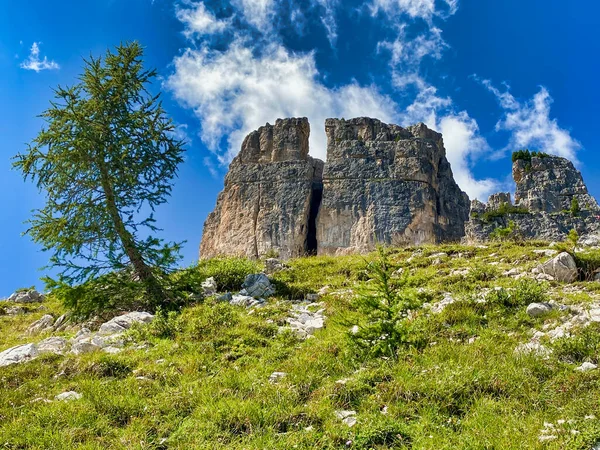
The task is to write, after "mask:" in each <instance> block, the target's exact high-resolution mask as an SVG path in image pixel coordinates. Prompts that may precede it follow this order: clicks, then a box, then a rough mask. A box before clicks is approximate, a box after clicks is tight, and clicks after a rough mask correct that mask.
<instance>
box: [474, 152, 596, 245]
mask: <svg viewBox="0 0 600 450" xmlns="http://www.w3.org/2000/svg"><path fill="white" fill-rule="evenodd" d="M512 173H513V178H514V180H515V183H516V186H517V188H516V191H515V206H516V207H518V208H519V210H520V211H515V210H514V209H513V210H512V211H511V210H510V208H509V209H508V211H509V212H507V213H505V214H502V215H498V214H494V217H488V218H487V219H485V218H484V217H485V216H484V214H485V213H486V212H497V211H498V210H499V208H500V206H501V204H502V203H504V204H506V205H509V206H512V204H511V199H510V194H505V193H500V194H493V195H491V196H490V198H489V200H488V203H487V205H486V204H483V203H481V202H479V201H477V200H474V201H473V202H472V204H471V218H470V220H469V222H468V223H467V224H466V227H465V229H466V234H467V238H469V239H471V240H477V241H485V240H488V239H489V238H490V235H491V233H493V231H494V230H495V229H497V228H505V227H507V226H508V225H509V223H510V222H511V221H512V222H514V224H515V226H516V233H518V234H519V235H520V236H521V237H522V238H524V239H543V240H550V241H557V240H563V239H564V238H565V237H566V235H567V234H568V233H569V231H571V230H576V231H577V233H579V235H580V236H587V235H592V234H595V233H597V232H599V231H600V220H599V217H598V216H599V214H600V208H599V207H598V203H597V202H596V200H595V199H594V197H592V196H591V195H590V194H589V193H588V190H587V187H586V185H585V183H584V181H583V178H582V177H581V173H579V171H577V169H575V167H574V166H573V164H572V163H571V162H570V161H569V160H567V159H565V158H560V157H557V156H544V157H536V156H534V157H532V158H531V161H529V160H517V161H515V162H514V163H513V168H512ZM573 199H576V200H577V204H578V205H579V209H580V211H579V212H577V213H576V214H573V213H572V212H571V211H570V209H571V204H572V201H573Z"/></svg>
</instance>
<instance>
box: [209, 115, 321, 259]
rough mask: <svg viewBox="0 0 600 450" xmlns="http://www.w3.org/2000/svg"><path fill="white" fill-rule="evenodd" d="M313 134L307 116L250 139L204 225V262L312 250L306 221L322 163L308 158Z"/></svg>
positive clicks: (264, 129)
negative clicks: (206, 259) (209, 259)
mask: <svg viewBox="0 0 600 450" xmlns="http://www.w3.org/2000/svg"><path fill="white" fill-rule="evenodd" d="M309 134H310V126H309V123H308V120H307V119H306V118H292V119H284V120H282V119H278V120H277V121H276V122H275V125H269V124H267V125H265V126H264V127H260V128H259V129H258V130H257V131H253V132H252V133H250V134H249V135H248V136H247V137H246V139H245V140H244V143H243V144H242V149H241V151H240V153H239V154H238V155H237V156H236V157H235V158H234V160H233V161H232V163H231V165H230V166H229V172H228V173H227V176H226V177H225V187H224V189H223V191H222V192H221V193H220V194H219V197H218V199H217V206H216V207H215V210H214V211H213V212H212V213H211V214H210V215H209V216H208V218H207V219H206V222H205V224H204V232H203V235H202V242H201V244H200V257H201V258H210V257H214V256H218V255H238V256H246V257H250V258H258V257H260V256H263V255H266V254H268V253H273V252H274V253H276V254H279V256H280V257H282V258H290V257H294V256H300V255H304V254H305V253H307V252H308V251H310V250H311V249H310V248H309V247H310V245H309V243H308V240H309V231H310V230H309V227H308V223H309V216H310V214H311V201H312V198H313V191H318V189H319V188H320V179H321V174H322V170H323V162H322V161H320V160H317V159H313V158H311V157H310V156H308V138H309ZM315 195H318V194H315ZM312 246H313V247H314V245H312Z"/></svg>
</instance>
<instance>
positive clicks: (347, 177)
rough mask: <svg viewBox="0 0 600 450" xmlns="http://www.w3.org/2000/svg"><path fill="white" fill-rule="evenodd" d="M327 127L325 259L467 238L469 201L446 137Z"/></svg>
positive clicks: (361, 124) (336, 124) (417, 130)
mask: <svg viewBox="0 0 600 450" xmlns="http://www.w3.org/2000/svg"><path fill="white" fill-rule="evenodd" d="M325 130H326V133H327V162H326V163H325V169H324V172H323V200H322V203H321V207H320V210H319V216H318V219H317V242H318V253H319V254H340V253H348V252H364V251H368V250H371V249H373V248H374V246H375V244H376V243H377V242H380V243H385V244H391V243H393V242H397V243H400V242H406V243H417V244H420V243H424V242H430V243H434V242H440V241H444V240H457V239H460V238H461V237H462V236H463V235H464V222H465V221H466V220H467V219H468V211H469V199H468V197H467V195H466V194H465V193H464V192H462V191H461V190H460V189H459V187H458V185H457V184H456V183H455V181H454V178H453V176H452V170H451V169H450V164H449V163H448V160H447V159H446V154H445V150H444V145H443V142H442V135H441V134H439V133H436V132H434V131H431V130H429V129H428V128H427V127H426V126H425V125H423V124H418V125H414V126H411V127H408V128H402V127H399V126H397V125H387V124H385V123H382V122H380V121H379V120H376V119H369V118H358V119H352V120H343V119H341V120H340V119H327V121H326V123H325Z"/></svg>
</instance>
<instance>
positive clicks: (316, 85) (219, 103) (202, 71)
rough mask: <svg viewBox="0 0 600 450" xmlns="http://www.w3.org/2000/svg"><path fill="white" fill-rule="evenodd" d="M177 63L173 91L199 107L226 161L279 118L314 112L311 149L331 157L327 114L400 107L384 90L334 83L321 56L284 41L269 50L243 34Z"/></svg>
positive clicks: (204, 133) (380, 112)
mask: <svg viewBox="0 0 600 450" xmlns="http://www.w3.org/2000/svg"><path fill="white" fill-rule="evenodd" d="M174 67H175V71H174V73H173V74H172V75H171V76H170V77H169V78H168V80H167V82H166V86H167V88H168V89H170V90H171V91H172V92H173V94H174V95H175V97H176V98H177V100H178V101H180V102H181V103H183V104H184V105H186V106H188V107H190V108H192V109H193V110H194V112H195V114H196V116H197V117H198V119H199V121H200V125H201V138H202V140H203V142H205V143H206V144H207V146H208V147H209V148H210V149H211V150H212V151H213V152H214V153H215V154H216V155H217V156H218V157H219V160H220V162H221V163H223V164H225V163H227V162H229V161H230V160H231V159H232V158H233V157H234V156H235V155H236V154H237V152H238V151H239V149H240V146H241V143H242V140H243V139H244V137H245V136H246V134H247V133H249V132H250V131H252V130H255V129H256V128H258V127H259V126H262V125H264V124H265V123H266V122H270V123H273V122H274V121H275V120H276V119H277V118H281V117H308V118H309V120H310V122H311V124H312V130H311V138H310V145H311V154H312V155H313V156H316V157H319V158H323V159H324V158H325V154H326V138H325V131H324V126H323V124H324V121H325V119H326V118H327V117H348V118H349V117H357V116H371V117H377V118H379V119H381V120H383V121H393V120H394V119H393V118H394V116H395V114H396V111H395V104H394V103H393V102H392V100H390V99H389V98H388V97H386V96H384V95H382V94H381V93H380V92H379V91H378V89H377V88H376V87H373V86H361V85H359V84H358V83H356V82H351V83H349V84H347V85H344V86H341V87H337V88H335V89H332V88H328V87H326V86H325V85H323V84H322V83H321V82H320V81H319V80H318V71H317V68H316V65H315V60H314V56H313V54H311V53H309V54H293V53H290V52H289V51H287V50H286V49H285V48H284V47H282V46H281V45H279V44H271V45H270V46H268V47H267V48H265V49H264V51H263V53H262V54H261V55H256V54H255V53H254V52H253V51H252V49H251V48H250V47H248V46H247V43H246V42H245V41H242V40H239V39H238V40H237V41H235V42H233V43H232V44H231V46H230V47H229V48H228V49H227V50H225V51H223V52H220V51H216V50H209V49H208V48H206V47H205V48H202V49H200V50H192V49H187V50H186V51H185V52H184V53H183V54H182V55H181V56H179V57H177V58H175V60H174ZM223 139H226V140H227V145H226V147H227V148H225V149H222V148H221V144H222V141H223Z"/></svg>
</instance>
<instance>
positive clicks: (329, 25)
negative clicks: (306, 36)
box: [313, 0, 339, 47]
mask: <svg viewBox="0 0 600 450" xmlns="http://www.w3.org/2000/svg"><path fill="white" fill-rule="evenodd" d="M313 2H314V3H315V4H316V5H320V6H321V7H322V8H323V15H322V17H321V23H322V24H323V26H324V27H325V31H326V32H327V39H329V43H330V44H331V46H332V47H335V44H336V42H337V37H338V35H337V21H336V18H335V14H336V8H337V7H338V5H339V0H313Z"/></svg>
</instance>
